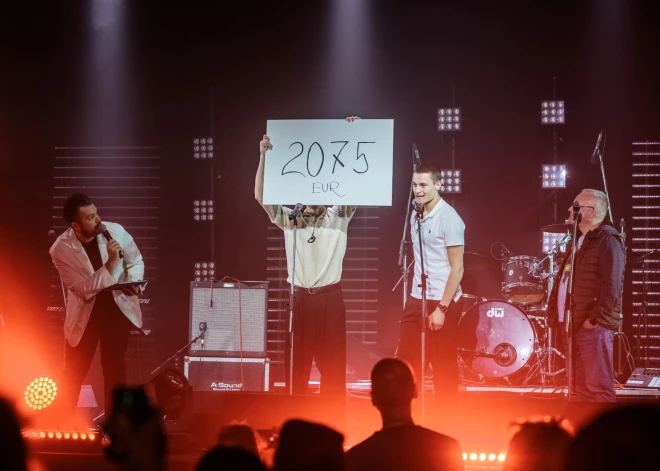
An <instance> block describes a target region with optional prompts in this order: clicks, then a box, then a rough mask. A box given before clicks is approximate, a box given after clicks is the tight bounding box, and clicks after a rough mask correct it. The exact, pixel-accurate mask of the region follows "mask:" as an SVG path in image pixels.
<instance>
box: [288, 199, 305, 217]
mask: <svg viewBox="0 0 660 471" xmlns="http://www.w3.org/2000/svg"><path fill="white" fill-rule="evenodd" d="M302 210H303V205H302V203H296V207H295V208H293V211H291V214H289V221H293V220H294V219H296V218H297V217H298V214H300V211H302Z"/></svg>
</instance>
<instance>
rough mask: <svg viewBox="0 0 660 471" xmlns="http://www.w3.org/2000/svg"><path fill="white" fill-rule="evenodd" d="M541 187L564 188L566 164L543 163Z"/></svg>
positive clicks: (547, 188) (548, 188) (549, 188)
mask: <svg viewBox="0 0 660 471" xmlns="http://www.w3.org/2000/svg"><path fill="white" fill-rule="evenodd" d="M541 187H542V188H544V189H546V190H554V189H557V188H566V165H556V164H543V165H542V166H541Z"/></svg>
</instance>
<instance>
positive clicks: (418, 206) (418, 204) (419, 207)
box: [412, 198, 424, 214]
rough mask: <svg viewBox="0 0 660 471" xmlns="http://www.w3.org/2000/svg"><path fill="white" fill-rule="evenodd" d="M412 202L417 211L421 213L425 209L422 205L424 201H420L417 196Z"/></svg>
mask: <svg viewBox="0 0 660 471" xmlns="http://www.w3.org/2000/svg"><path fill="white" fill-rule="evenodd" d="M412 204H413V207H414V208H415V211H417V212H418V213H419V214H421V213H422V211H423V210H424V206H423V205H422V202H421V201H419V200H418V199H417V198H415V199H414V200H413V201H412Z"/></svg>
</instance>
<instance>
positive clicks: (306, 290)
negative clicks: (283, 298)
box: [289, 283, 341, 295]
mask: <svg viewBox="0 0 660 471" xmlns="http://www.w3.org/2000/svg"><path fill="white" fill-rule="evenodd" d="M290 286H291V285H289V287H290ZM338 290H341V284H340V283H334V284H331V285H327V286H318V287H316V288H302V287H300V286H294V287H293V292H294V293H295V294H302V295H314V294H323V293H330V292H332V291H338Z"/></svg>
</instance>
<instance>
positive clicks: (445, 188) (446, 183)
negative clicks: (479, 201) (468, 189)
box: [440, 169, 463, 193]
mask: <svg viewBox="0 0 660 471" xmlns="http://www.w3.org/2000/svg"><path fill="white" fill-rule="evenodd" d="M462 178H463V171H462V170H461V169H449V170H440V193H462V192H463V183H462Z"/></svg>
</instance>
